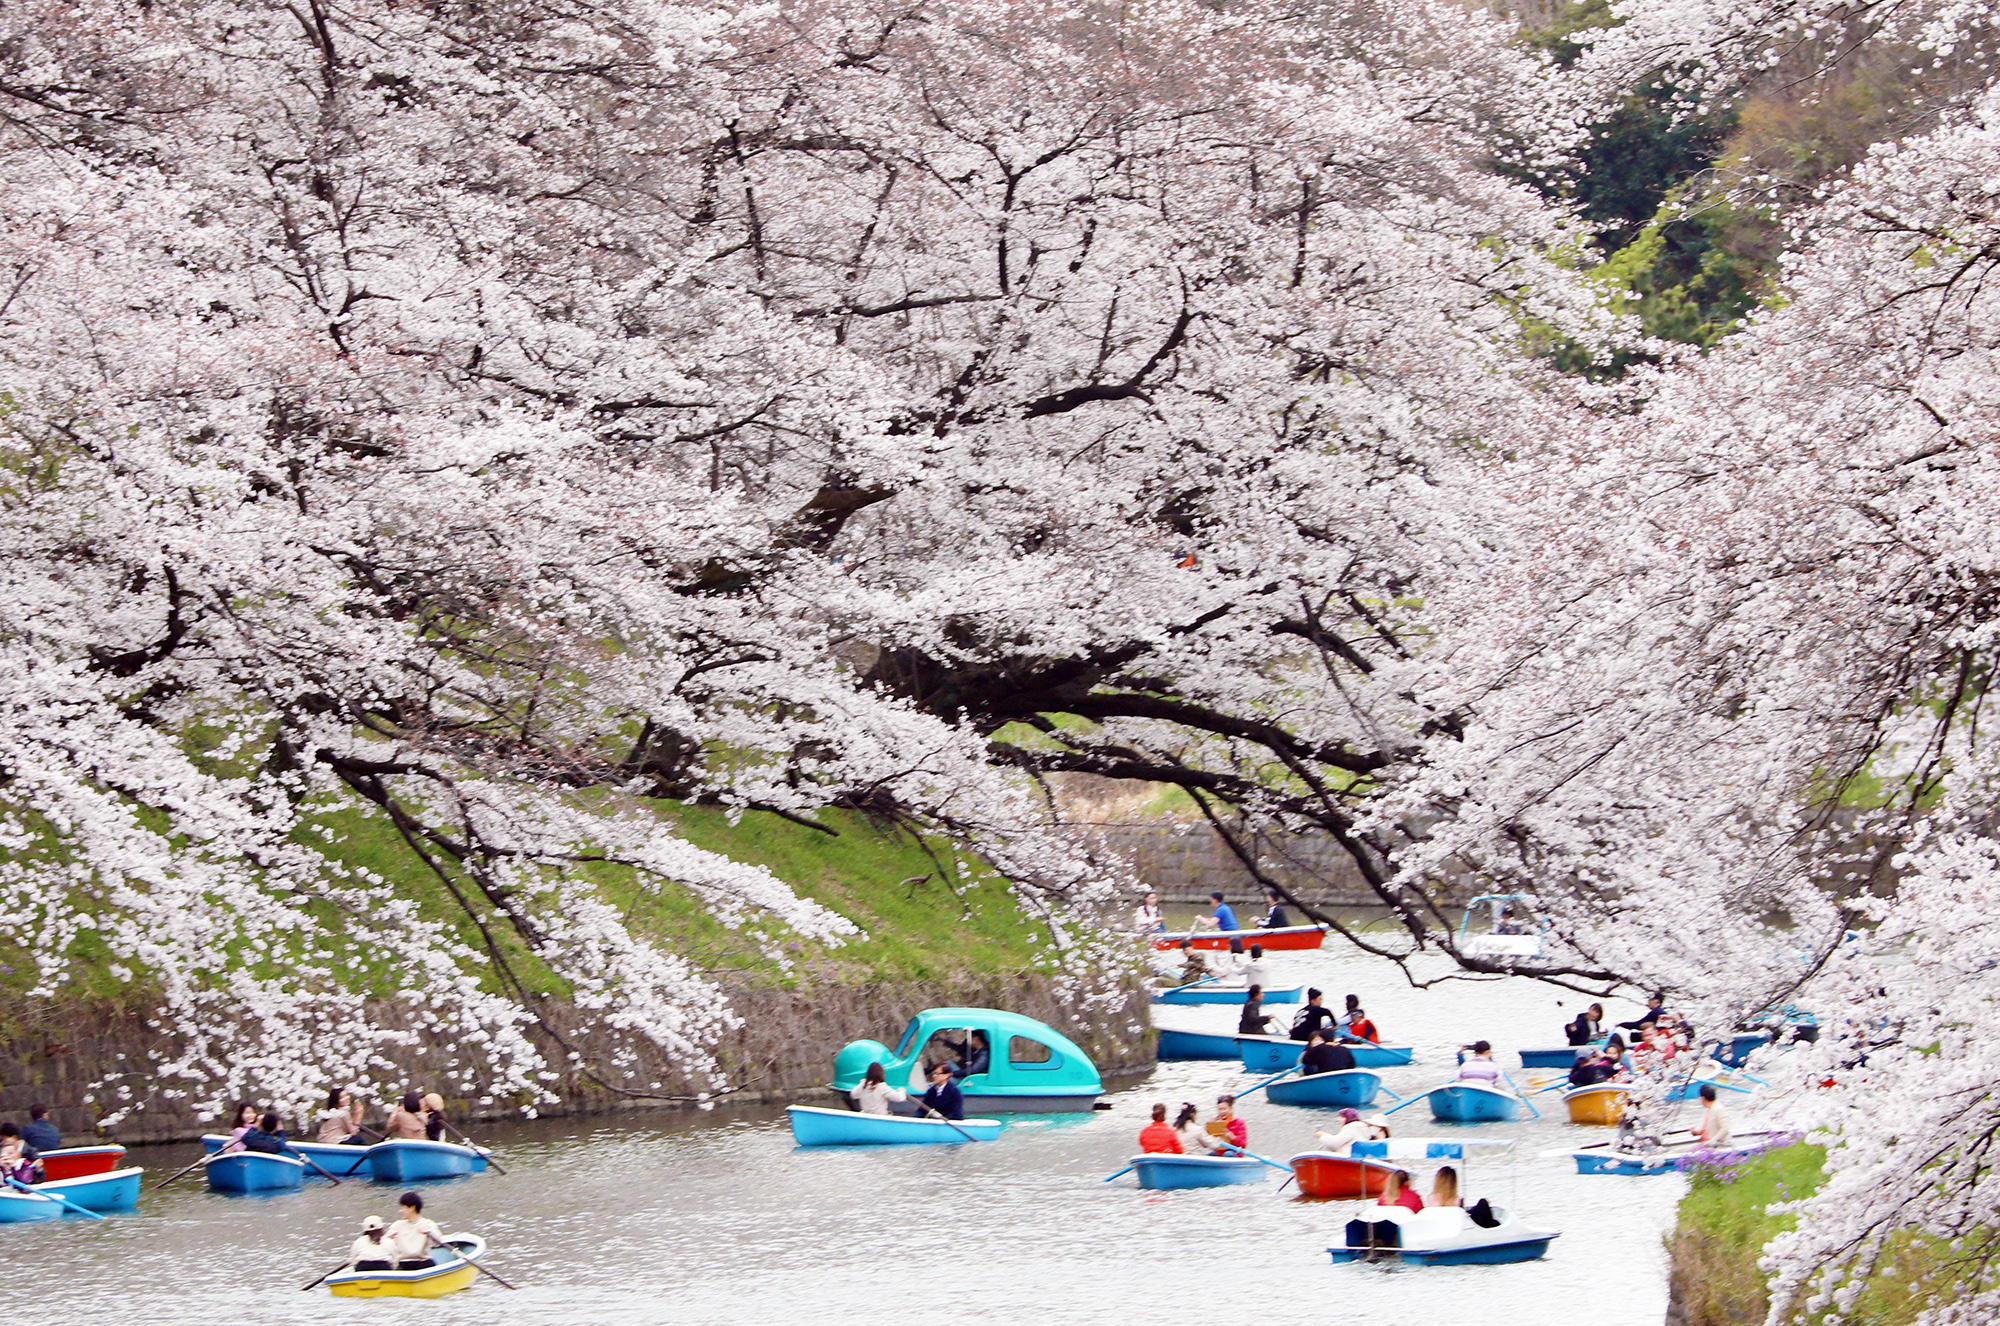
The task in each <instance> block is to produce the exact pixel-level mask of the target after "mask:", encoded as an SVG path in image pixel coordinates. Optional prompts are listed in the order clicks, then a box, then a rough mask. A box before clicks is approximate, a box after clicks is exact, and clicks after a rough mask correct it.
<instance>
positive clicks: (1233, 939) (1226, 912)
mask: <svg viewBox="0 0 2000 1326" xmlns="http://www.w3.org/2000/svg"><path fill="white" fill-rule="evenodd" d="M1208 900H1209V901H1210V902H1212V903H1214V904H1215V911H1214V912H1213V913H1212V914H1210V915H1208V916H1197V917H1196V918H1195V922H1196V924H1198V925H1211V926H1214V927H1215V928H1216V929H1217V930H1241V929H1242V928H1243V927H1242V926H1241V925H1240V924H1238V922H1237V920H1236V909H1235V908H1233V907H1231V906H1230V905H1229V902H1228V900H1227V899H1225V898H1224V897H1223V896H1222V895H1221V894H1220V893H1210V894H1209V895H1208ZM1229 951H1230V952H1231V953H1237V954H1240V953H1242V952H1243V937H1242V936H1241V935H1231V936H1230V937H1229Z"/></svg>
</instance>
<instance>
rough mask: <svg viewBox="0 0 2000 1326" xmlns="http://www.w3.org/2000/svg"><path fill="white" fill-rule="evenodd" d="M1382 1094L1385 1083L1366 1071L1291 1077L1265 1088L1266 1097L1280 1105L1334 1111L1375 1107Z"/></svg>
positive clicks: (1354, 1070)
mask: <svg viewBox="0 0 2000 1326" xmlns="http://www.w3.org/2000/svg"><path fill="white" fill-rule="evenodd" d="M1381 1090H1382V1079H1381V1078H1379V1077H1377V1076H1376V1075H1375V1074H1373V1073H1371V1072H1368V1071H1367V1070H1366V1069H1362V1068H1348V1069H1344V1070H1342V1071H1340V1072H1337V1073H1314V1074H1313V1075H1312V1076H1310V1077H1288V1078H1285V1079H1283V1080H1282V1081H1278V1082H1273V1083H1272V1084H1271V1085H1270V1086H1268V1087H1265V1088H1264V1094H1265V1095H1267V1096H1269V1097H1270V1098H1271V1100H1272V1101H1273V1102H1274V1103H1275V1104H1279V1105H1320V1106H1326V1107H1330V1108H1334V1109H1343V1108H1355V1109H1359V1108H1360V1107H1362V1106H1364V1105H1373V1104H1374V1103H1375V1097H1376V1095H1377V1093H1379V1092H1380V1091H1381Z"/></svg>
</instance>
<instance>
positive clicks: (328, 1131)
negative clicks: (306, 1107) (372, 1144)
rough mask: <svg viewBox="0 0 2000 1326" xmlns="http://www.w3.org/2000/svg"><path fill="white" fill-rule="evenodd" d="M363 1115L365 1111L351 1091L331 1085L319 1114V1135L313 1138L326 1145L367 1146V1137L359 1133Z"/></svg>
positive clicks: (365, 1113) (365, 1114)
mask: <svg viewBox="0 0 2000 1326" xmlns="http://www.w3.org/2000/svg"><path fill="white" fill-rule="evenodd" d="M365 1117H367V1111H366V1110H364V1109H363V1108H362V1105H361V1102H360V1101H358V1100H356V1099H354V1093H353V1092H352V1091H349V1090H348V1089H347V1088H346V1087H333V1088H331V1089H330V1090H329V1091H328V1092H327V1093H326V1108H325V1109H323V1110H321V1111H320V1115H319V1135H318V1136H317V1137H315V1138H314V1139H313V1140H314V1141H316V1142H323V1143H325V1144H326V1145H328V1146H367V1145H368V1139H367V1138H366V1137H363V1136H362V1135H361V1120H362V1119H364V1118H365Z"/></svg>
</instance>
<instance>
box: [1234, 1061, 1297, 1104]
mask: <svg viewBox="0 0 2000 1326" xmlns="http://www.w3.org/2000/svg"><path fill="white" fill-rule="evenodd" d="M1292 1071H1293V1070H1292V1069H1289V1068H1287V1069H1285V1070H1283V1071H1282V1072H1277V1073H1273V1074H1271V1075H1270V1076H1269V1077H1267V1078H1265V1079H1264V1080H1263V1081H1262V1082H1259V1083H1258V1084H1257V1085H1256V1086H1254V1087H1245V1088H1243V1090H1241V1091H1239V1092H1237V1093H1236V1099H1238V1100H1242V1099H1243V1098H1244V1097H1245V1096H1247V1095H1249V1094H1250V1093H1251V1092H1253V1091H1256V1090H1258V1089H1259V1088H1262V1087H1268V1086H1270V1085H1271V1084H1272V1083H1273V1082H1276V1081H1277V1080H1278V1079H1279V1078H1281V1077H1290V1076H1291V1075H1292Z"/></svg>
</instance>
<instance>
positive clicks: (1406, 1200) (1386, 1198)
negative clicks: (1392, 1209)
mask: <svg viewBox="0 0 2000 1326" xmlns="http://www.w3.org/2000/svg"><path fill="white" fill-rule="evenodd" d="M1375 1205H1377V1206H1400V1207H1403V1208H1404V1209H1405V1210H1409V1211H1421V1210H1423V1209H1424V1199H1423V1197H1422V1195H1421V1194H1419V1193H1418V1192H1417V1189H1416V1179H1415V1178H1414V1177H1413V1176H1412V1175H1411V1174H1410V1172H1409V1171H1408V1170H1406V1169H1399V1170H1397V1171H1395V1172H1394V1173H1392V1174H1390V1175H1389V1177H1388V1178H1387V1179H1386V1180H1385V1181H1384V1182H1383V1184H1382V1195H1381V1196H1380V1197H1378V1198H1376V1199H1375Z"/></svg>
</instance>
